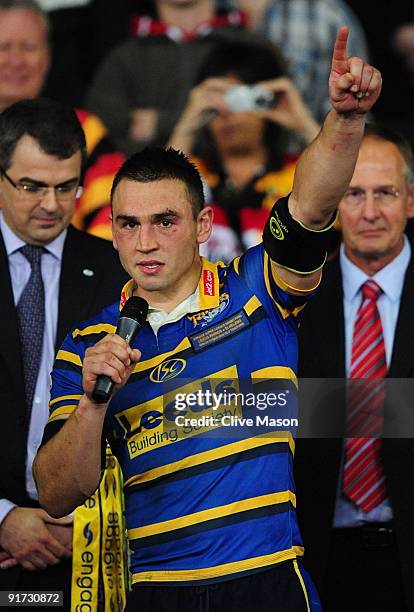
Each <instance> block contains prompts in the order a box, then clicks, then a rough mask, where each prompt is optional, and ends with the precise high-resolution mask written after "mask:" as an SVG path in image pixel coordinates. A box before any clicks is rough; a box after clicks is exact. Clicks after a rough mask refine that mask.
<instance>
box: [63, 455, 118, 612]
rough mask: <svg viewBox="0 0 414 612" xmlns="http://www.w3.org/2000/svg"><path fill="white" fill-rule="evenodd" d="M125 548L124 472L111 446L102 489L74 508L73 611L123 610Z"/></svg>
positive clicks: (100, 486) (107, 456)
mask: <svg viewBox="0 0 414 612" xmlns="http://www.w3.org/2000/svg"><path fill="white" fill-rule="evenodd" d="M126 551H127V545H126V538H125V525H124V521H123V496H122V475H121V471H120V468H119V464H118V462H117V460H116V459H115V457H114V456H113V455H112V454H111V452H110V450H109V447H108V448H107V450H106V469H105V472H104V475H103V477H102V480H101V483H100V485H99V489H98V490H97V491H96V493H95V494H94V495H93V496H92V497H90V498H89V499H87V500H86V501H85V503H84V504H83V505H82V506H79V507H78V508H77V509H76V511H75V518H74V530H73V560H72V605H71V610H72V612H98V611H102V612H103V611H104V612H122V610H123V609H124V607H125V600H126V590H127V588H128V585H127V582H128V578H127V574H126V554H127V552H126Z"/></svg>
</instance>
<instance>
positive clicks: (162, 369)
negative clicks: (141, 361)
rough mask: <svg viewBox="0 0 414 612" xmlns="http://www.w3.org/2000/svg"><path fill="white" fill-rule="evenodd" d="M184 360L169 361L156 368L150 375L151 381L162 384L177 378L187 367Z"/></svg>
mask: <svg viewBox="0 0 414 612" xmlns="http://www.w3.org/2000/svg"><path fill="white" fill-rule="evenodd" d="M186 365H187V364H186V362H185V361H184V359H168V360H167V361H164V362H163V363H160V365H159V366H157V367H156V368H154V369H153V370H152V372H151V374H150V377H149V378H150V381H151V382H154V383H162V382H164V381H166V380H170V379H171V378H175V377H176V376H178V375H179V374H181V372H182V371H183V370H184V368H185V366H186Z"/></svg>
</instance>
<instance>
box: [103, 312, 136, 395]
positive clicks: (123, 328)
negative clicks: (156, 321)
mask: <svg viewBox="0 0 414 612" xmlns="http://www.w3.org/2000/svg"><path fill="white" fill-rule="evenodd" d="M140 327H142V325H141V323H139V322H138V321H136V320H135V319H130V318H129V317H121V318H120V319H119V321H118V327H117V329H116V334H117V335H118V336H121V338H123V339H124V340H126V342H127V343H128V344H131V343H132V342H133V341H134V339H135V336H136V335H137V332H138V330H139V329H140ZM114 384H115V383H114V381H113V380H112V378H111V377H110V376H107V375H106V374H100V375H99V376H98V378H97V380H96V383H95V388H94V390H93V391H92V398H93V400H94V402H96V403H97V404H106V403H107V402H109V399H110V397H111V393H112V390H113V388H114Z"/></svg>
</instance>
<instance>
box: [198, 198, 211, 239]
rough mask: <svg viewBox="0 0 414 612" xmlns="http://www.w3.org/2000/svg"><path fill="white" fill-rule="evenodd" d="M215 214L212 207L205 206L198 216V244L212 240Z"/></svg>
mask: <svg viewBox="0 0 414 612" xmlns="http://www.w3.org/2000/svg"><path fill="white" fill-rule="evenodd" d="M213 219H214V213H213V208H212V207H211V206H205V207H204V208H202V209H201V210H200V212H199V213H198V215H197V244H203V242H207V240H208V239H209V238H210V235H211V230H212V227H213Z"/></svg>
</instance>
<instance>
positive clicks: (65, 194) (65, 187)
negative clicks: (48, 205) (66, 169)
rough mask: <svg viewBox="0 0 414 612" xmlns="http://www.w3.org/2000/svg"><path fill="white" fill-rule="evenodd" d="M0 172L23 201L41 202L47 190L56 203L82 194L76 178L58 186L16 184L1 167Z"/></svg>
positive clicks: (30, 183)
mask: <svg viewBox="0 0 414 612" xmlns="http://www.w3.org/2000/svg"><path fill="white" fill-rule="evenodd" d="M0 172H1V174H2V175H3V176H4V178H5V179H6V181H8V182H9V183H10V185H12V187H14V188H15V189H16V190H17V191H18V192H19V194H20V197H21V198H22V199H23V200H25V201H30V202H34V201H36V202H37V201H39V200H43V198H44V197H45V196H46V194H47V192H48V191H49V189H53V190H54V192H55V197H56V199H57V200H58V202H67V201H68V200H71V199H72V198H74V197H79V196H80V194H81V193H82V188H81V187H80V186H79V179H77V178H76V179H71V180H69V181H66V182H65V183H60V184H59V185H44V184H43V183H37V182H36V181H28V180H26V181H19V182H17V183H16V182H15V181H14V180H13V179H12V178H11V176H9V175H8V174H7V172H6V171H5V170H4V168H2V167H1V166H0Z"/></svg>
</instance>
